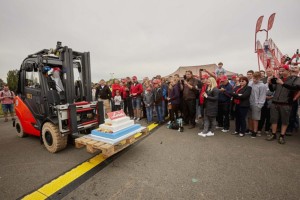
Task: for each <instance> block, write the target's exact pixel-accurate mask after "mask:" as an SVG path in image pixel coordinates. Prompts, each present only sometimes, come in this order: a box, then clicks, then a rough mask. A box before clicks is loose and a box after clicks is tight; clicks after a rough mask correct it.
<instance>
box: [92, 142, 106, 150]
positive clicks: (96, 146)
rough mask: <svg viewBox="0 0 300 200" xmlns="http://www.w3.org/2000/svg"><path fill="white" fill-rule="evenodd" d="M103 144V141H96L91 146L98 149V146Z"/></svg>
mask: <svg viewBox="0 0 300 200" xmlns="http://www.w3.org/2000/svg"><path fill="white" fill-rule="evenodd" d="M104 144H105V143H104V142H100V141H97V143H95V144H93V147H94V148H96V149H100V147H101V146H102V145H104Z"/></svg>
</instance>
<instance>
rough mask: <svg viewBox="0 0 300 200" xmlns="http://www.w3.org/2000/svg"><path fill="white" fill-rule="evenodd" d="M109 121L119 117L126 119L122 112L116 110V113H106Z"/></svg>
mask: <svg viewBox="0 0 300 200" xmlns="http://www.w3.org/2000/svg"><path fill="white" fill-rule="evenodd" d="M107 115H108V117H109V119H111V120H114V119H118V118H121V117H126V114H125V113H124V111H123V110H118V111H115V112H109V113H107Z"/></svg>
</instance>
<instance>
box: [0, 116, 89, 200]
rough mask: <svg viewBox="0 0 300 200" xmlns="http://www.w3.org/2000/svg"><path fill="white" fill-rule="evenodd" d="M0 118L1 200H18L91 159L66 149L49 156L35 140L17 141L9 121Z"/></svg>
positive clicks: (80, 150) (29, 137) (19, 139)
mask: <svg viewBox="0 0 300 200" xmlns="http://www.w3.org/2000/svg"><path fill="white" fill-rule="evenodd" d="M3 121H4V119H0V191H1V192H0V199H1V200H2V199H17V198H19V197H22V196H23V195H25V194H27V193H29V192H31V191H34V190H35V189H37V188H38V187H40V186H41V185H43V184H45V183H47V182H49V181H50V180H52V179H54V178H56V177H58V176H59V175H61V174H63V173H64V172H66V171H68V170H70V169H71V168H73V167H75V166H76V165H78V164H80V163H82V162H84V161H85V160H87V159H89V158H91V157H93V156H94V155H92V154H88V153H87V152H86V151H85V150H84V149H75V148H74V146H72V145H68V147H67V148H66V149H65V150H63V151H61V152H59V153H57V154H51V153H49V152H48V151H47V150H46V149H45V147H44V146H43V145H41V144H40V140H39V138H38V137H32V136H28V137H25V138H19V137H17V135H16V132H15V129H14V128H13V127H12V122H11V121H9V122H3Z"/></svg>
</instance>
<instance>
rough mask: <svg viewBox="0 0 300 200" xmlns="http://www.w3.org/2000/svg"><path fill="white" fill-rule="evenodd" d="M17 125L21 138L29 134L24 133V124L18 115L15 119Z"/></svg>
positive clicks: (18, 134)
mask: <svg viewBox="0 0 300 200" xmlns="http://www.w3.org/2000/svg"><path fill="white" fill-rule="evenodd" d="M15 127H16V131H17V136H19V137H20V138H23V137H26V136H27V134H26V133H24V130H23V127H22V124H21V122H20V120H19V118H18V117H17V118H16V121H15Z"/></svg>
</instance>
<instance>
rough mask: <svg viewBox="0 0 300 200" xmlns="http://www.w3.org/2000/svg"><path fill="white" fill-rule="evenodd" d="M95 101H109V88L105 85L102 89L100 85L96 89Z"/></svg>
mask: <svg viewBox="0 0 300 200" xmlns="http://www.w3.org/2000/svg"><path fill="white" fill-rule="evenodd" d="M95 96H96V99H97V100H98V98H100V99H110V98H111V97H112V96H111V91H110V89H109V87H108V86H107V85H104V87H103V88H102V87H101V85H99V86H98V87H97V88H96V95H95Z"/></svg>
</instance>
